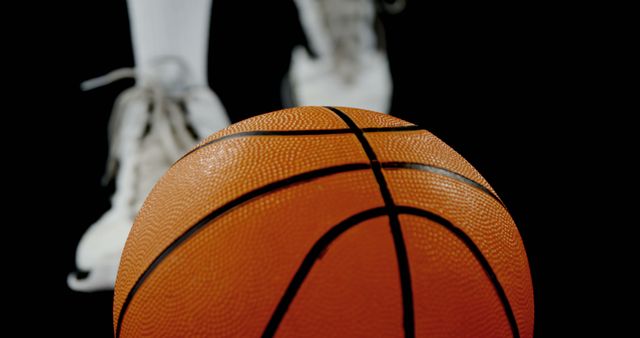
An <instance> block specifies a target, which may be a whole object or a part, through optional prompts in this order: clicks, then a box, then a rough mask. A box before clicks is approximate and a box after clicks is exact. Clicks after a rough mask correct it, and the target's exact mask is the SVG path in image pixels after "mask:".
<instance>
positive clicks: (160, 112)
mask: <svg viewBox="0 0 640 338" xmlns="http://www.w3.org/2000/svg"><path fill="white" fill-rule="evenodd" d="M138 77H139V75H138V74H137V73H136V70H135V69H133V68H120V69H116V70H114V71H112V72H109V73H108V74H106V75H103V76H100V77H96V78H94V79H90V80H87V81H84V82H83V83H82V84H81V89H82V90H84V91H88V90H92V89H95V88H98V87H102V86H106V85H108V84H110V83H113V82H115V81H118V80H121V79H126V78H134V79H135V78H138ZM146 80H147V81H146V83H145V85H144V86H135V87H132V88H130V89H127V90H125V91H124V92H123V93H121V94H120V95H119V96H118V98H117V99H116V102H115V104H114V107H113V111H112V113H111V118H110V120H109V126H108V137H109V154H108V159H107V168H106V171H105V175H104V177H103V183H107V182H109V181H110V180H111V179H112V178H113V177H114V175H115V172H116V169H117V166H118V163H119V161H120V160H121V159H122V156H124V154H122V153H121V152H122V150H121V149H122V147H121V144H122V142H136V143H137V145H136V148H139V146H140V144H141V142H142V139H143V138H144V137H146V136H147V135H149V134H150V133H151V132H154V133H157V134H158V135H159V137H158V140H159V142H161V143H162V147H161V148H162V149H163V151H164V153H165V156H166V157H167V158H170V159H177V158H179V157H180V155H181V154H182V153H183V152H184V151H185V150H186V149H188V148H189V147H191V146H193V144H194V142H195V141H196V138H195V136H194V135H193V133H192V132H190V129H189V124H188V122H187V120H186V118H185V107H184V102H185V100H187V97H188V95H189V94H188V93H189V91H188V90H186V87H184V88H182V90H179V91H175V92H173V93H172V94H169V92H168V91H167V89H166V87H165V86H163V85H162V84H161V83H160V81H157V80H154V79H153V78H152V77H147V78H146ZM140 101H141V102H147V103H148V115H147V120H146V123H142V124H140V125H126V124H125V123H123V122H124V121H125V119H124V118H123V117H124V114H125V112H126V108H127V106H129V105H130V104H131V103H132V102H140ZM131 135H137V137H136V138H135V139H127V138H131Z"/></svg>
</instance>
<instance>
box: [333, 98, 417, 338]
mask: <svg viewBox="0 0 640 338" xmlns="http://www.w3.org/2000/svg"><path fill="white" fill-rule="evenodd" d="M325 108H327V109H329V110H331V111H332V112H334V113H335V114H336V115H338V116H339V117H340V118H341V119H342V120H343V121H344V122H345V123H346V124H347V125H348V126H349V128H350V129H351V130H353V133H354V134H355V136H356V137H357V138H358V141H359V142H360V145H361V146H362V148H363V149H364V152H365V153H366V154H367V157H368V158H369V162H370V163H371V170H372V171H373V174H374V176H375V178H376V181H377V182H378V186H379V188H380V194H381V195H382V199H383V200H384V204H385V207H386V209H387V215H388V216H389V227H390V228H391V235H392V236H393V244H394V246H395V249H396V258H397V262H398V273H399V274H400V286H401V290H402V309H403V327H404V335H405V337H407V338H412V337H415V319H414V309H413V290H412V286H411V270H410V267H409V258H408V255H407V247H406V245H405V243H404V238H403V236H402V228H401V227H400V220H399V219H398V213H397V211H396V207H395V203H394V202H393V197H392V196H391V192H390V191H389V187H388V185H387V181H386V180H385V178H384V174H383V173H382V167H381V165H380V162H379V161H378V158H377V156H376V153H375V152H374V151H373V148H372V147H371V145H370V144H369V141H367V138H366V137H365V135H364V132H363V131H362V130H361V129H360V128H359V127H358V125H357V124H356V123H355V122H354V121H353V120H352V119H351V118H350V117H349V116H348V115H347V114H345V113H344V112H342V111H341V110H339V109H337V108H334V107H325Z"/></svg>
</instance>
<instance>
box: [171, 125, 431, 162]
mask: <svg viewBox="0 0 640 338" xmlns="http://www.w3.org/2000/svg"><path fill="white" fill-rule="evenodd" d="M362 130H363V131H364V132H368V133H380V132H394V131H419V130H425V129H424V128H422V127H420V126H417V125H411V126H400V127H383V128H363V129H362ZM351 133H353V131H352V130H351V129H348V128H341V129H302V130H254V131H243V132H239V133H235V134H229V135H225V136H222V137H219V138H217V139H215V140H211V141H209V142H207V143H205V144H203V145H201V146H198V147H196V148H193V149H191V150H190V151H189V152H187V153H186V154H184V155H183V156H182V157H181V158H180V159H178V160H177V161H176V163H177V162H179V161H180V160H182V159H183V158H185V157H187V156H189V155H191V154H192V153H194V152H196V151H198V150H200V149H202V148H205V147H207V146H209V145H211V144H214V143H217V142H219V141H224V140H228V139H233V138H240V137H249V136H312V135H339V134H351ZM174 164H175V163H174Z"/></svg>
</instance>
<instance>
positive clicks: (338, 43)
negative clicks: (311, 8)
mask: <svg viewBox="0 0 640 338" xmlns="http://www.w3.org/2000/svg"><path fill="white" fill-rule="evenodd" d="M377 1H378V2H377V4H378V8H379V9H380V10H383V11H385V12H387V13H390V14H397V13H399V12H401V11H402V10H404V7H405V5H406V0H377ZM318 8H319V10H321V11H322V12H323V13H324V14H325V15H323V18H324V24H325V26H326V27H327V31H328V33H329V38H330V41H331V43H332V47H333V56H334V59H333V62H334V66H335V68H336V69H337V71H338V72H339V73H341V74H343V75H344V78H345V80H346V81H347V82H349V81H351V80H353V77H354V76H355V75H356V74H357V72H358V71H359V69H358V67H359V66H360V57H361V56H362V55H363V53H362V51H366V50H375V49H377V46H376V38H375V34H374V29H373V28H374V23H375V19H376V6H375V3H374V2H373V1H372V0H322V1H319V7H318ZM379 32H380V33H382V30H379Z"/></svg>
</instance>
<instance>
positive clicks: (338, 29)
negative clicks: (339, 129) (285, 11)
mask: <svg viewBox="0 0 640 338" xmlns="http://www.w3.org/2000/svg"><path fill="white" fill-rule="evenodd" d="M375 1H378V0H295V3H296V5H297V7H298V12H299V14H300V15H299V16H300V21H301V23H302V28H303V29H304V32H305V34H306V36H307V41H308V42H309V48H310V49H311V51H312V52H313V54H314V56H311V55H310V53H308V52H307V50H306V49H305V48H303V47H302V46H298V47H296V48H295V49H294V51H293V55H292V59H291V66H290V69H289V74H288V77H287V79H286V81H285V84H287V86H285V87H284V88H283V89H284V92H283V95H284V101H285V102H286V103H287V104H288V105H292V106H293V105H338V106H351V107H358V108H365V109H371V110H376V111H380V112H384V113H387V112H389V109H390V106H391V91H392V82H391V74H390V71H389V64H388V60H387V55H386V51H385V48H384V46H383V43H381V42H383V41H381V40H382V37H381V36H378V34H376V31H375V29H374V28H375V22H376V4H375ZM387 10H388V9H387Z"/></svg>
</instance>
